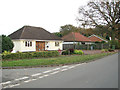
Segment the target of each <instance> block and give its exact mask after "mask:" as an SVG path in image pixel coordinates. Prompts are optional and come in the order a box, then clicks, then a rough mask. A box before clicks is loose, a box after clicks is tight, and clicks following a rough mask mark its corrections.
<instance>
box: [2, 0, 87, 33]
mask: <svg viewBox="0 0 120 90" xmlns="http://www.w3.org/2000/svg"><path fill="white" fill-rule="evenodd" d="M88 1H89V0H1V1H0V13H1V14H0V35H1V34H4V35H9V34H11V33H13V32H14V31H16V30H18V29H19V28H21V27H23V26H24V25H29V26H36V27H42V28H44V29H46V30H47V31H49V32H51V33H53V32H59V30H60V27H61V26H64V25H66V24H72V25H74V26H78V24H77V21H76V17H77V16H78V9H79V7H80V6H83V5H86V4H87V2H88Z"/></svg>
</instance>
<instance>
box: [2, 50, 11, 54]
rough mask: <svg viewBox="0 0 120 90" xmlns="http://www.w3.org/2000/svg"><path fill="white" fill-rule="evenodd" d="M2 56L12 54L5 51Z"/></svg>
mask: <svg viewBox="0 0 120 90" xmlns="http://www.w3.org/2000/svg"><path fill="white" fill-rule="evenodd" d="M2 54H4V55H7V54H10V52H9V51H4V52H3V53H2Z"/></svg>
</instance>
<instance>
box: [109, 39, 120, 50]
mask: <svg viewBox="0 0 120 90" xmlns="http://www.w3.org/2000/svg"><path fill="white" fill-rule="evenodd" d="M109 43H110V47H111V48H112V46H113V45H115V49H120V42H119V41H118V40H111V41H110V42H109Z"/></svg>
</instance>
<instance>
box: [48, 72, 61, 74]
mask: <svg viewBox="0 0 120 90" xmlns="http://www.w3.org/2000/svg"><path fill="white" fill-rule="evenodd" d="M58 72H60V71H56V72H53V73H50V74H56V73H58Z"/></svg>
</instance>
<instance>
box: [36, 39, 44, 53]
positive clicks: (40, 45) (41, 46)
mask: <svg viewBox="0 0 120 90" xmlns="http://www.w3.org/2000/svg"><path fill="white" fill-rule="evenodd" d="M44 50H45V42H40V41H36V51H44Z"/></svg>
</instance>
